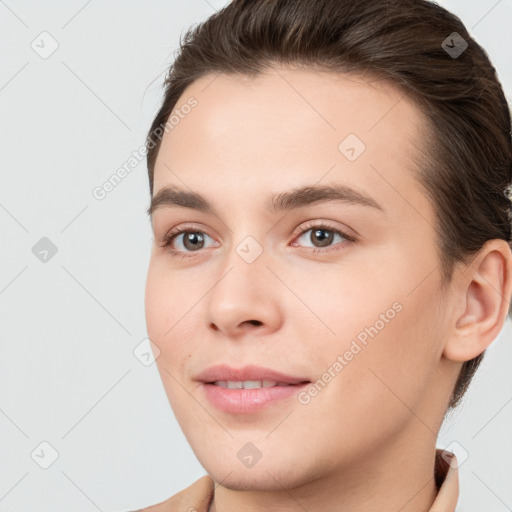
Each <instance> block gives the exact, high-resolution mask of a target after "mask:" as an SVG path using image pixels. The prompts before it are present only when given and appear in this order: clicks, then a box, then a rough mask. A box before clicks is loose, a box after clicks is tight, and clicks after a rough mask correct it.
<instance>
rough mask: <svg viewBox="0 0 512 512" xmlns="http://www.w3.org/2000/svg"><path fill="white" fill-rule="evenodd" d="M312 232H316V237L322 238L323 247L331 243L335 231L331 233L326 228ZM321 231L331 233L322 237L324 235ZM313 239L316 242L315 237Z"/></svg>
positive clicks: (321, 244)
mask: <svg viewBox="0 0 512 512" xmlns="http://www.w3.org/2000/svg"><path fill="white" fill-rule="evenodd" d="M312 233H313V234H314V236H315V237H317V238H320V246H321V247H325V246H327V245H329V243H330V242H331V241H332V238H333V236H334V234H333V233H330V232H329V231H328V230H326V229H316V230H314V231H313V232H312ZM319 233H330V234H329V235H328V236H326V237H322V235H319ZM311 241H312V242H314V240H313V239H312V240H311Z"/></svg>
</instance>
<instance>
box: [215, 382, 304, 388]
mask: <svg viewBox="0 0 512 512" xmlns="http://www.w3.org/2000/svg"><path fill="white" fill-rule="evenodd" d="M307 382H309V381H304V382H301V383H299V384H305V383H307ZM206 384H213V385H214V386H219V387H221V388H226V389H260V388H274V387H276V386H297V385H298V384H290V383H289V382H276V381H273V380H243V381H239V380H216V381H214V382H207V383H206Z"/></svg>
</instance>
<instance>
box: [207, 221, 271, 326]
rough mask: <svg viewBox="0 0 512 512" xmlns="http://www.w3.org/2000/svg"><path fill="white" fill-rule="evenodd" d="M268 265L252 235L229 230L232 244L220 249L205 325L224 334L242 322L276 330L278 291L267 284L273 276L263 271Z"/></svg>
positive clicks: (263, 251) (267, 271) (267, 270)
mask: <svg viewBox="0 0 512 512" xmlns="http://www.w3.org/2000/svg"><path fill="white" fill-rule="evenodd" d="M242 231H243V229H240V230H238V233H240V232H242ZM246 232H247V231H246ZM237 237H238V241H237ZM269 262H270V258H269V254H268V251H266V250H265V249H264V247H263V244H262V243H260V242H259V241H258V240H256V238H255V237H254V236H252V235H244V234H242V235H241V236H240V235H237V231H235V230H234V231H233V238H232V243H231V245H230V246H229V247H225V248H224V254H223V256H222V262H221V263H220V264H219V268H218V270H219V272H218V280H217V281H216V283H215V284H214V285H213V288H212V290H211V294H210V296H209V300H208V311H207V313H206V314H207V315H208V319H207V322H208V325H210V326H211V325H215V326H216V327H217V328H219V329H220V330H222V331H224V332H225V333H228V332H231V333H236V332H237V329H240V326H241V324H242V323H243V322H246V323H248V322H252V323H253V324H254V325H261V324H264V325H266V326H267V328H268V327H270V326H273V327H272V328H275V327H276V325H277V324H278V323H279V322H278V315H279V300H278V297H277V295H278V294H279V290H278V288H276V286H273V285H272V283H271V281H272V280H275V276H274V275H273V274H272V272H271V271H270V270H269V269H268V268H267V265H268V264H269ZM270 266H271V265H270Z"/></svg>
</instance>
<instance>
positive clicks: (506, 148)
mask: <svg viewBox="0 0 512 512" xmlns="http://www.w3.org/2000/svg"><path fill="white" fill-rule="evenodd" d="M455 32H456V33H457V35H456V36H455V35H454V34H453V33H455ZM465 43H467V48H465ZM464 48H465V49H464ZM456 49H459V50H463V51H461V52H457V53H459V54H458V55H457V54H456V53H453V52H454V51H455V50H456ZM510 132H511V121H510V112H509V109H508V105H507V102H506V99H505V96H504V94H503V91H502V88H501V85H500V83H499V81H498V78H497V76H496V72H495V69H494V68H493V66H492V64H491V63H490V61H489V59H488V57H487V55H486V53H485V51H484V50H483V49H482V48H481V47H480V46H479V45H478V44H477V43H476V42H475V41H474V40H473V39H472V38H471V36H470V35H469V34H468V32H467V30H466V29H465V27H464V25H463V24H462V22H461V21H460V20H459V19H458V18H457V17H456V16H454V15H452V14H450V13H448V12H447V11H446V10H444V9H442V8H441V7H439V6H437V5H435V4H433V3H430V2H427V1H423V0H389V1H386V2H377V1H374V0H363V1H360V0H358V1H343V2H342V1H339V0H317V1H316V2H310V1H309V0H282V1H279V2H277V1H275V0H261V1H258V2H253V1H252V2H250V1H246V0H240V1H234V2H232V3H230V4H228V5H227V6H226V7H225V8H224V9H222V10H221V11H219V12H218V13H216V14H215V15H213V16H211V17H210V18H209V19H208V20H206V21H205V22H204V23H201V24H199V25H198V26H197V27H194V28H193V29H191V30H189V31H188V32H187V34H186V36H185V37H184V40H183V41H182V42H181V48H180V52H179V53H178V55H177V58H176V59H175V61H174V63H173V65H172V66H171V68H170V70H169V73H168V76H167V79H166V89H165V97H164V100H163V104H162V107H161V108H160V110H159V112H158V113H157V115H156V117H155V119H154V122H153V124H152V126H151V128H150V131H149V133H148V137H147V150H148V151H147V164H148V171H149V183H150V191H151V196H152V200H153V204H152V207H151V208H150V213H151V215H152V223H153V229H154V235H155V240H154V246H153V252H152V256H151V261H150V267H149V272H148V279H147V287H146V319H147V325H148V333H149V337H150V339H151V340H152V342H153V343H154V344H155V345H156V346H158V348H159V350H160V355H159V357H158V359H157V364H158V367H159V371H160V374H161V376H162V380H163V383H164V386H165V388H166V392H167V395H168V397H169V400H170V402H171V405H172V406H173V409H174V412H175V414H176V416H177V419H178V421H179V422H180V425H181V426H182V428H183V430H184V433H185V435H186V436H187V438H188V439H189V441H190V443H191V446H192V448H193V449H194V451H195V452H196V454H197V455H198V458H199V459H200V461H201V462H202V463H203V465H204V466H205V467H206V468H207V469H210V470H211V471H210V472H211V473H212V474H214V475H215V476H219V478H221V477H222V476H224V475H222V474H221V473H222V471H225V473H227V472H228V468H229V467H231V466H230V465H229V463H226V464H225V465H222V464H223V463H222V462H219V460H220V459H222V453H226V452H227V453H232V454H233V457H235V456H236V453H237V450H238V449H239V448H240V447H241V446H243V445H244V443H245V442H249V441H251V442H253V443H254V444H255V445H256V446H257V447H258V449H259V450H261V452H262V453H263V454H264V456H265V457H266V459H265V460H266V464H268V465H266V466H265V467H266V468H272V469H273V470H275V471H278V466H279V464H280V461H284V462H283V464H284V466H283V468H282V472H281V473H279V474H280V475H281V476H282V477H283V478H284V474H285V473H284V471H285V469H284V467H285V466H286V468H289V467H292V468H295V467H299V466H301V464H302V466H303V465H304V464H303V454H302V453H300V454H299V453H297V446H303V445H304V439H308V441H309V444H307V446H308V447H311V451H312V458H311V462H310V463H309V464H310V465H311V467H309V469H308V470H309V474H311V473H313V474H317V475H320V474H321V472H322V471H328V470H329V469H331V470H332V469H333V467H334V465H335V464H340V463H348V462H349V461H353V460H355V459H356V458H358V457H360V456H361V454H364V453H368V454H369V453H375V452H376V449H377V447H382V446H384V445H386V443H388V444H389V443H390V440H392V439H396V438H397V436H398V433H399V432H407V433H408V434H407V435H410V439H417V434H418V432H419V429H420V430H421V429H423V430H425V435H426V437H425V439H427V438H429V439H430V441H431V442H435V434H436V433H437V431H438V429H439V427H440V424H441V421H442V418H443V417H444V415H445V414H446V412H447V411H448V410H450V409H453V408H454V407H455V406H456V405H457V404H458V403H459V402H460V400H461V398H462V396H463V395H464V393H465V391H466V389H467V387H468V385H469V383H470V381H471V378H472V376H473V375H474V372H475V371H476V369H477V368H478V365H479V363H480V362H481V360H482V357H483V355H484V353H485V349H486V348H487V347H488V346H489V344H490V343H491V342H492V341H493V340H494V339H495V338H496V336H497V335H498V334H499V332H500V330H501V328H502V326H503V322H504V321H505V318H506V316H507V314H509V315H510V314H512V313H511V309H510V296H511V294H512V278H511V275H510V274H511V272H512V256H511V252H510V240H511V225H510V220H509V218H508V215H507V214H508V208H509V202H508V199H507V198H506V196H505V194H504V193H503V191H504V189H505V187H506V186H507V185H508V184H509V183H510V182H511V181H512V144H511V134H510ZM173 187H174V188H173ZM166 188H173V190H174V192H172V193H171V191H170V190H167V191H165V190H164V189H166ZM177 189H181V190H182V191H183V192H184V193H177ZM198 195H200V196H202V198H200V197H198ZM173 228H179V229H180V230H182V231H185V234H184V235H183V234H182V235H177V236H174V238H173V237H172V235H173V234H175V231H171V230H172V229H173ZM326 235H327V236H326ZM166 241H167V242H169V241H170V243H168V245H167V246H166V247H164V243H166ZM313 251H315V252H313ZM249 255H250V256H249ZM339 356H341V358H340V357H339ZM220 362H225V363H228V364H230V365H232V366H244V365H246V364H257V365H260V366H267V367H271V368H274V369H279V370H281V371H284V372H287V373H291V374H294V375H300V376H303V377H304V379H305V380H308V381H311V383H316V385H315V386H310V387H309V388H308V391H307V392H306V391H305V392H304V393H303V394H302V397H297V400H296V401H295V402H293V403H291V402H287V405H286V407H284V409H283V410H281V412H282V414H281V415H280V414H279V412H280V411H279V410H276V408H275V407H271V408H269V409H268V410H266V411H262V412H261V413H258V415H256V416H252V415H249V417H247V416H243V415H242V417H238V416H236V417H234V416H230V415H228V414H226V413H223V412H220V411H218V410H217V409H215V408H213V407H212V406H211V404H210V403H209V402H208V401H207V400H206V398H205V396H204V393H203V387H202V384H201V382H199V381H198V380H197V376H198V375H199V373H200V372H201V371H202V370H204V369H205V368H206V367H208V366H210V365H211V364H215V363H220ZM315 389H316V391H315ZM383 404H385V407H382V405H383ZM347 411H349V413H347ZM411 411H414V414H413V415H411ZM291 412H293V414H291ZM285 413H288V414H289V419H287V420H285V421H284V422H283V423H282V424H280V426H279V427H277V425H278V424H279V421H281V420H283V417H284V416H285ZM369 414H371V417H372V421H371V422H369V421H368V417H369ZM418 417H420V418H428V420H427V422H428V423H429V425H428V428H425V425H420V424H419V423H420V422H418V421H417V418H418ZM415 418H416V420H415ZM274 429H275V431H274ZM427 431H428V432H427ZM271 432H272V434H270V433H271ZM347 436H350V443H346V442H343V439H346V438H347ZM333 437H334V438H336V439H338V442H337V444H336V443H335V444H336V446H337V448H336V449H335V450H337V451H333V448H332V446H333V444H332V439H333ZM206 439H209V441H206ZM397 446H398V445H396V446H395V448H396V447H397ZM278 447H279V458H277V457H274V456H273V454H275V453H277V451H276V450H277V449H278ZM320 459H321V460H322V461H323V462H322V467H320V466H314V465H315V460H320ZM340 461H342V462H340ZM290 473H291V474H290V475H288V476H290V478H292V479H293V478H295V480H294V481H295V482H296V483H297V482H299V481H300V479H301V475H300V474H299V471H298V470H297V472H295V471H291V472H290ZM263 478H264V477H263V476H262V479H263Z"/></svg>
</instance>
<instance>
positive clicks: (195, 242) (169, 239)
mask: <svg viewBox="0 0 512 512" xmlns="http://www.w3.org/2000/svg"><path fill="white" fill-rule="evenodd" d="M182 235H183V236H182ZM205 237H206V238H211V237H210V236H209V235H207V234H206V233H205V232H204V231H200V230H198V229H195V228H193V227H189V226H182V227H181V228H178V229H173V230H171V231H170V232H169V233H167V234H166V235H165V236H164V238H163V241H162V242H163V243H162V245H161V247H164V248H167V250H168V251H169V252H170V253H171V254H173V255H175V256H181V257H188V256H193V254H187V253H190V252H192V253H193V252H198V251H200V250H201V249H204V248H205ZM212 240H213V239H212ZM174 245H177V246H178V247H177V248H175V247H174Z"/></svg>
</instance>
